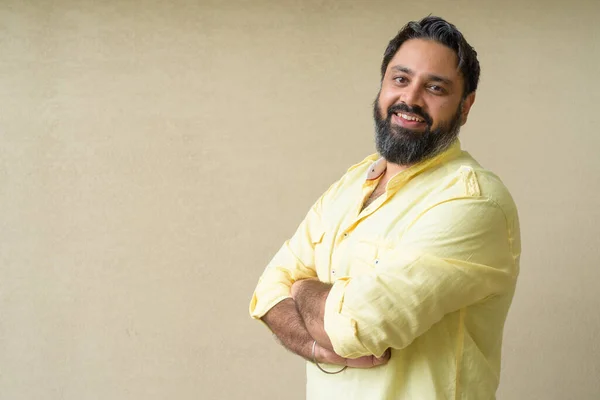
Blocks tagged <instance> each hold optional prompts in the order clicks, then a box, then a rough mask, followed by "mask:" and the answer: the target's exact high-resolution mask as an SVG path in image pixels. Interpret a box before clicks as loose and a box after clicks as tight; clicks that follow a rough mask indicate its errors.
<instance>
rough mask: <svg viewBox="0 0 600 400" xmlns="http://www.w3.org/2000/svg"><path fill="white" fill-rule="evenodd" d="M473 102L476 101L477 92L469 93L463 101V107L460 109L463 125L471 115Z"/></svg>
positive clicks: (461, 123)
mask: <svg viewBox="0 0 600 400" xmlns="http://www.w3.org/2000/svg"><path fill="white" fill-rule="evenodd" d="M473 103H475V92H473V93H471V94H469V95H467V97H466V98H465V99H464V100H463V101H462V109H461V110H460V119H461V121H460V125H461V126H462V125H464V124H466V123H467V117H468V116H469V111H470V110H471V107H472V106H473Z"/></svg>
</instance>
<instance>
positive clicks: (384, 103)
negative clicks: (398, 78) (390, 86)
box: [379, 90, 398, 116]
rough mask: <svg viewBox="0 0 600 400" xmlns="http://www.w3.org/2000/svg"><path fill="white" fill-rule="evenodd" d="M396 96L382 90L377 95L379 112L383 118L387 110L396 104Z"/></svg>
mask: <svg viewBox="0 0 600 400" xmlns="http://www.w3.org/2000/svg"><path fill="white" fill-rule="evenodd" d="M397 98H398V96H397V95H396V94H394V93H393V92H390V91H384V90H382V91H381V93H379V110H380V112H381V114H382V115H383V116H387V109H388V108H390V106H393V105H394V104H396V103H397Z"/></svg>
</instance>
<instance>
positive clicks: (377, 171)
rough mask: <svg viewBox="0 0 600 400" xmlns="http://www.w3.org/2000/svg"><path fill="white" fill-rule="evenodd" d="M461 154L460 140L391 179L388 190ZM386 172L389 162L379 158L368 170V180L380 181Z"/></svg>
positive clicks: (373, 156)
mask: <svg viewBox="0 0 600 400" xmlns="http://www.w3.org/2000/svg"><path fill="white" fill-rule="evenodd" d="M461 152H462V149H461V145H460V140H458V139H456V140H455V141H454V142H453V143H452V144H451V145H450V147H448V148H447V149H446V150H444V151H443V152H441V153H439V154H438V155H436V156H434V157H432V158H428V159H426V160H423V161H421V162H418V163H416V164H414V165H412V166H410V167H409V168H408V169H405V170H404V171H402V172H400V173H398V174H396V175H395V176H394V177H392V178H391V179H390V181H389V183H388V188H389V187H392V186H396V185H397V184H398V183H399V182H403V181H406V180H408V179H410V178H412V177H413V176H415V175H417V174H419V173H421V172H423V171H426V170H428V169H430V168H433V167H435V166H437V165H439V164H441V163H443V162H446V161H449V160H450V159H453V158H455V157H456V156H458V155H459V154H460V153H461ZM371 157H372V158H373V159H375V157H377V155H376V154H373V155H372V156H371ZM386 170H387V161H386V160H385V158H383V157H379V158H378V159H377V160H376V161H374V162H373V163H372V164H371V166H370V167H369V169H368V170H367V176H366V180H367V181H373V180H375V179H378V178H380V177H381V176H382V175H383V174H384V172H385V171H386Z"/></svg>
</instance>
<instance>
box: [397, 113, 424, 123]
mask: <svg viewBox="0 0 600 400" xmlns="http://www.w3.org/2000/svg"><path fill="white" fill-rule="evenodd" d="M400 116H401V117H402V118H404V119H407V120H409V121H417V122H423V120H422V119H421V118H417V117H413V116H410V115H406V114H400Z"/></svg>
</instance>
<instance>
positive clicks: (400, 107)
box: [387, 103, 433, 126]
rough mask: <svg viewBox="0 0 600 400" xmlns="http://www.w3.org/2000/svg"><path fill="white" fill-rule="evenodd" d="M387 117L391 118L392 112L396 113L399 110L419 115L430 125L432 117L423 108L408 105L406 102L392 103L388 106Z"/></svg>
mask: <svg viewBox="0 0 600 400" xmlns="http://www.w3.org/2000/svg"><path fill="white" fill-rule="evenodd" d="M387 112H388V118H391V115H392V114H397V113H399V112H405V113H410V114H414V115H416V116H418V117H421V118H423V119H424V120H425V122H427V125H429V126H431V125H432V124H433V118H431V116H430V115H429V114H427V113H426V112H425V111H423V109H422V108H421V107H419V106H409V105H407V104H406V103H400V104H394V105H393V106H390V107H389V108H388V110H387Z"/></svg>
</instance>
